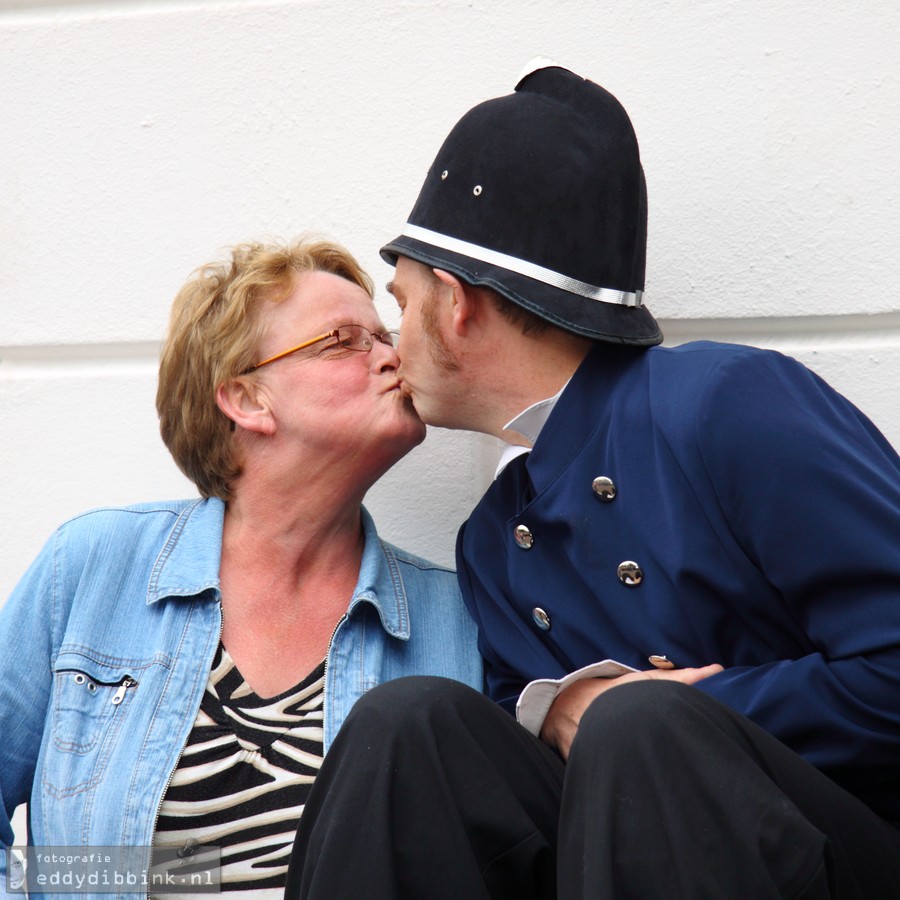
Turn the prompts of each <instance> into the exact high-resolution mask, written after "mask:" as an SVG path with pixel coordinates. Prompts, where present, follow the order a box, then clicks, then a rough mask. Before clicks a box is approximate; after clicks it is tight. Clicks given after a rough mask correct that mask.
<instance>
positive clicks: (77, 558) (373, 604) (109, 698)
mask: <svg viewBox="0 0 900 900" xmlns="http://www.w3.org/2000/svg"><path fill="white" fill-rule="evenodd" d="M223 517H224V504H223V503H222V502H221V501H218V500H195V501H179V502H174V503H162V504H145V505H139V506H133V507H127V508H121V509H102V510H97V511H94V512H90V513H86V514H84V515H82V516H79V517H77V518H75V519H72V520H71V521H69V522H67V523H66V524H65V525H63V526H62V527H61V528H60V529H59V530H58V531H57V532H56V533H55V534H54V535H53V536H52V537H51V539H50V540H49V541H48V543H47V545H46V546H45V547H44V549H43V551H42V552H41V553H40V555H39V556H38V557H37V559H36V560H35V561H34V563H33V564H32V566H31V567H30V569H29V570H28V572H27V573H26V574H25V576H24V577H23V578H22V580H21V582H20V583H19V584H18V586H17V587H16V589H15V591H14V592H13V594H12V596H11V597H10V599H9V600H8V602H7V603H6V604H5V606H4V607H3V608H2V610H0V669H2V676H0V800H2V803H0V845H3V844H6V845H9V844H11V843H13V835H12V831H11V828H10V822H9V818H10V817H11V816H12V813H13V811H14V810H15V808H16V807H17V806H19V805H20V804H22V803H25V802H27V803H28V804H29V819H30V822H29V830H30V835H29V842H30V843H32V844H34V845H36V846H82V845H88V846H142V847H149V846H150V844H151V842H152V836H153V830H154V827H155V822H156V816H157V812H158V809H159V804H160V802H161V799H162V796H163V793H164V792H165V788H166V786H167V782H168V778H169V776H170V773H171V772H172V771H173V769H174V768H175V766H176V764H177V762H178V758H179V755H180V753H181V750H182V747H183V746H184V743H185V740H186V738H187V736H188V734H189V732H190V730H191V727H192V725H193V723H194V719H195V717H196V714H197V710H198V708H199V706H200V700H201V697H202V694H203V691H204V688H205V686H206V682H207V678H208V676H209V671H210V666H211V663H212V658H213V654H214V653H215V650H216V647H217V645H218V642H219V638H220V634H221V627H222V621H221V611H220V604H219V560H220V551H221V542H222V522H223ZM362 517H363V527H364V530H365V550H364V554H363V559H362V564H361V567H360V573H359V582H358V584H357V587H356V590H355V591H354V594H353V597H352V599H351V601H350V604H349V606H348V608H347V612H346V614H345V615H344V616H343V618H342V619H341V621H340V623H339V625H338V627H337V629H336V630H335V633H334V636H333V639H332V643H331V649H330V650H329V653H328V659H327V664H326V686H325V746H326V749H327V748H328V746H329V745H330V744H331V741H332V740H333V738H334V736H335V734H336V732H337V730H338V728H339V727H340V724H341V722H342V721H343V720H344V718H345V716H346V715H347V713H348V712H349V710H350V707H351V706H352V705H353V703H354V702H355V701H356V700H357V699H358V698H359V697H360V696H361V695H362V694H363V693H364V692H365V691H367V690H368V689H370V688H372V687H374V686H375V685H377V684H379V683H380V682H383V681H387V680H390V679H392V678H397V677H399V676H403V675H413V674H426V673H431V674H437V675H445V676H447V677H450V678H455V679H458V680H460V681H463V682H465V683H467V684H470V685H472V686H473V687H476V688H477V689H479V690H480V689H481V686H482V666H481V657H480V655H479V654H478V650H477V645H476V631H475V626H474V624H473V623H472V620H471V619H470V617H469V615H468V613H467V612H466V611H465V609H464V607H463V604H462V602H461V600H460V597H459V591H458V588H457V582H456V576H455V575H454V573H453V572H452V571H450V570H448V569H444V568H441V567H439V566H436V565H434V564H432V563H429V562H426V561H425V560H422V559H419V558H418V557H415V556H412V555H410V554H407V553H404V552H403V551H400V550H398V549H397V548H395V547H392V546H391V545H389V544H387V543H385V542H383V541H381V540H380V539H379V538H378V535H377V533H376V531H375V526H374V524H373V522H372V519H371V517H370V516H369V514H368V513H367V512H366V511H365V510H363V511H362ZM132 682H136V683H135V684H132ZM23 837H24V836H19V842H20V843H24V840H23ZM5 857H6V854H5V851H3V850H0V895H2V894H4V893H5V891H6V859H5ZM100 896H104V897H110V896H112V895H110V894H103V895H100Z"/></svg>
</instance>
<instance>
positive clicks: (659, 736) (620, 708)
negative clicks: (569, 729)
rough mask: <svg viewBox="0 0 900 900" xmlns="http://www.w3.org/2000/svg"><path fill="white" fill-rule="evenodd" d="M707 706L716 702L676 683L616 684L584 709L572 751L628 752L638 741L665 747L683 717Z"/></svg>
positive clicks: (690, 687)
mask: <svg viewBox="0 0 900 900" xmlns="http://www.w3.org/2000/svg"><path fill="white" fill-rule="evenodd" d="M706 704H712V705H715V701H712V700H711V698H709V697H707V696H706V695H705V694H702V693H701V692H700V691H698V690H697V689H696V688H694V687H692V686H691V685H685V684H681V683H680V682H677V681H661V680H655V679H654V680H647V681H635V682H630V683H628V684H622V685H618V686H617V687H614V688H611V689H610V690H608V691H604V692H603V693H602V694H600V696H599V697H597V699H596V700H594V702H593V703H592V704H591V705H590V706H589V707H588V708H587V710H586V711H585V713H584V716H583V717H582V719H581V723H580V724H579V726H578V734H577V736H576V738H575V743H574V744H573V747H572V752H573V753H575V752H576V748H577V747H578V746H579V745H582V747H583V746H584V745H588V744H590V745H592V746H596V747H602V748H604V752H605V753H609V752H611V751H612V750H614V748H615V747H616V746H621V747H622V748H623V750H624V751H625V752H628V750H629V748H630V747H633V746H634V745H635V743H636V742H638V741H641V742H645V741H646V742H657V743H659V744H660V745H661V746H664V745H665V743H666V742H667V741H668V740H669V739H670V737H671V735H672V733H673V731H674V730H676V729H678V728H681V727H684V720H685V718H690V717H692V716H693V715H694V714H695V713H696V712H697V708H698V706H703V705H706Z"/></svg>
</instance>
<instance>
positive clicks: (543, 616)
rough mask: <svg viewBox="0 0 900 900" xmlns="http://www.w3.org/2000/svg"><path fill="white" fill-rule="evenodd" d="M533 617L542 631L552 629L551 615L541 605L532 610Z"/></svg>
mask: <svg viewBox="0 0 900 900" xmlns="http://www.w3.org/2000/svg"><path fill="white" fill-rule="evenodd" d="M531 618H532V619H534V624H535V625H537V627H538V628H540V629H541V631H549V630H550V616H548V615H547V613H545V612H544V610H542V609H541V608H540V607H539V606H536V607H535V608H534V609H533V610H532V611H531Z"/></svg>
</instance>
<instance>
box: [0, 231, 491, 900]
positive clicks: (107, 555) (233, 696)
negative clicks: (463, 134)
mask: <svg viewBox="0 0 900 900" xmlns="http://www.w3.org/2000/svg"><path fill="white" fill-rule="evenodd" d="M371 297H372V286H371V282H370V280H369V278H368V276H367V275H366V274H365V273H364V272H362V270H361V269H360V268H359V266H358V264H357V263H356V262H355V260H354V259H353V258H352V257H351V256H350V255H349V254H348V253H347V252H346V251H345V250H344V249H343V248H341V247H339V246H336V245H334V244H330V243H327V242H322V241H318V242H313V241H309V240H307V241H301V242H298V243H296V244H294V245H291V246H289V247H274V246H262V245H250V246H242V247H238V248H236V249H235V250H234V251H233V253H232V259H231V260H230V262H229V263H228V264H213V265H209V266H206V267H204V268H203V269H201V270H200V271H199V272H198V273H197V275H196V276H195V277H194V278H193V279H192V280H191V281H189V282H188V284H187V285H186V286H185V287H184V288H183V289H182V290H181V292H180V293H179V295H178V297H177V298H176V300H175V303H174V306H173V310H172V318H171V323H170V331H169V335H168V338H167V341H166V343H165V346H164V348H163V353H162V360H161V365H160V378H159V391H158V395H157V409H158V411H159V415H160V426H161V432H162V436H163V440H164V441H165V443H166V445H167V447H168V448H169V450H170V452H171V453H172V455H173V457H174V458H175V460H176V462H177V463H178V465H179V466H180V467H181V469H182V470H183V471H184V472H185V473H186V474H187V475H188V477H189V478H191V479H192V480H193V481H194V483H195V484H196V485H197V487H198V489H199V492H200V494H201V496H202V498H203V499H200V500H194V501H183V502H176V503H159V504H144V505H140V506H134V507H129V508H123V509H102V510H98V511H94V512H91V513H87V514H85V515H83V516H80V517H78V518H75V519H73V520H72V521H70V522H68V523H66V524H65V525H63V526H62V527H61V528H60V529H59V530H58V531H57V532H56V534H55V535H54V536H53V537H52V538H51V539H50V541H49V542H48V544H47V545H46V547H45V548H44V550H43V551H42V553H41V554H40V555H39V557H38V558H37V560H36V561H35V562H34V563H33V564H32V566H31V568H30V569H29V571H28V572H27V573H26V575H25V576H24V578H23V579H22V581H21V582H20V584H19V585H18V586H17V588H16V590H15V591H14V592H13V595H12V597H11V598H10V599H9V601H8V602H7V603H6V604H5V606H4V607H3V609H2V612H0V659H2V665H3V669H4V677H3V678H2V679H0V735H2V736H3V740H2V743H0V796H2V804H0V844H12V843H13V838H12V834H11V829H10V825H9V817H11V815H12V813H13V811H14V809H15V808H16V807H17V806H18V805H19V804H21V803H24V802H28V803H29V821H30V829H29V830H30V841H29V843H31V844H34V845H36V846H57V847H58V846H67V847H79V846H90V847H122V846H124V847H134V848H144V850H143V851H136V852H137V853H138V855H137V856H133V857H130V860H131V861H130V862H125V863H122V865H123V866H125V867H126V868H127V867H129V866H130V867H132V868H133V867H134V866H136V865H137V866H138V867H139V868H141V869H142V870H146V863H147V860H148V857H149V855H150V850H149V848H150V847H153V852H154V854H155V862H156V863H157V864H159V866H161V867H164V866H165V865H166V864H167V860H174V862H175V864H176V866H180V867H182V868H181V869H180V871H182V872H184V871H186V870H185V869H184V868H183V867H184V865H185V863H186V862H190V861H191V860H192V859H195V860H200V861H204V860H205V861H206V862H207V863H208V861H209V859H210V857H209V856H208V855H207V851H206V850H205V849H204V850H201V849H200V848H207V847H213V848H216V847H219V848H221V869H220V870H218V871H214V872H212V877H214V878H215V877H217V876H218V875H219V874H220V875H221V881H222V889H223V890H233V891H235V892H237V893H235V894H232V896H233V897H237V896H241V893H240V892H244V894H245V895H246V896H248V897H264V896H266V897H268V896H272V897H275V896H280V894H281V889H282V887H283V884H284V874H285V872H286V869H287V863H288V859H289V855H290V848H291V844H292V841H293V837H294V831H295V830H296V824H297V820H298V817H299V815H300V813H301V811H302V808H303V804H304V801H305V797H306V794H307V792H308V790H309V787H310V785H311V784H312V781H313V779H314V778H315V774H316V771H317V770H318V766H319V763H320V762H321V758H322V756H323V753H324V752H325V751H327V749H328V746H329V744H330V743H331V741H332V739H333V737H334V735H335V734H336V732H337V730H338V728H339V727H340V724H341V722H342V721H343V719H344V718H345V716H346V714H347V712H348V711H349V709H350V707H351V706H352V705H353V703H354V701H355V700H356V699H357V698H358V697H359V696H361V695H362V693H364V692H365V691H366V690H368V689H369V688H371V687H373V686H375V685H376V684H378V683H380V682H382V681H387V680H389V679H392V678H395V677H398V676H400V675H407V674H414V673H432V674H438V675H445V676H448V677H450V678H455V679H458V680H461V681H464V682H466V683H469V684H472V685H474V686H476V687H479V688H480V686H481V661H480V657H479V656H478V653H477V649H476V643H475V640H476V639H475V631H474V627H473V625H472V623H471V621H470V620H469V618H468V615H467V614H466V613H465V611H464V610H463V608H462V605H461V603H460V601H459V597H458V593H457V588H456V580H455V576H454V575H453V573H452V572H450V571H448V570H445V569H441V568H439V567H437V566H434V565H432V564H430V563H428V562H426V561H424V560H421V559H418V558H416V557H414V556H411V555H409V554H407V553H404V552H402V551H400V550H398V549H397V548H395V547H392V546H390V545H388V544H385V543H383V542H381V541H380V540H379V539H378V536H377V533H376V531H375V526H374V524H373V523H372V520H371V518H370V517H369V515H368V514H367V512H366V511H365V509H363V507H362V500H363V497H364V495H365V493H366V491H367V490H368V489H369V488H370V487H371V486H372V485H373V484H374V483H375V482H376V481H377V480H378V478H379V477H380V476H381V475H382V474H383V473H384V472H386V471H387V470H388V469H389V468H390V467H391V466H392V465H393V464H394V463H395V462H397V460H399V459H400V458H401V457H402V456H404V455H405V454H406V453H407V452H409V450H411V449H412V448H413V447H414V446H416V445H417V444H418V443H419V442H420V441H421V440H422V439H423V437H424V426H423V425H422V423H421V422H420V420H419V419H418V417H417V416H416V414H415V412H414V411H413V409H412V406H411V405H410V403H409V402H408V401H407V400H405V399H404V398H403V395H402V393H401V391H400V390H399V388H398V380H397V376H396V369H397V365H398V360H397V354H396V351H395V350H394V348H393V342H392V339H391V336H390V335H389V334H387V333H386V332H385V329H384V326H383V325H382V323H381V321H380V320H379V317H378V314H377V312H376V310H375V306H374V304H373V303H372V299H371ZM214 855H215V851H213V856H214ZM210 866H211V864H208V865H207V868H210ZM198 868H203V866H202V865H199V864H198ZM38 871H40V870H39V868H38V867H37V863H36V862H34V861H33V860H32V866H31V867H30V869H29V877H30V878H31V876H32V875H34V874H35V873H36V872H38ZM160 871H162V869H160ZM51 874H52V873H51ZM132 874H137V875H139V876H140V877H142V878H146V877H147V876H146V871H142V872H140V873H132ZM4 875H5V873H2V872H0V893H2V892H3V891H4V888H5V877H3V876H4ZM206 875H207V877H209V875H210V873H209V872H207V873H206ZM100 877H101V878H102V877H103V875H102V874H101V876H100ZM106 877H107V878H109V877H111V876H110V873H106ZM112 877H115V874H113V875H112ZM154 878H155V880H154ZM157 882H158V883H161V884H163V885H164V886H165V887H166V890H168V891H171V890H173V882H172V880H171V877H170V878H169V882H168V884H166V883H165V882H164V881H163V879H162V878H161V877H160V876H159V874H158V872H157V873H153V875H152V877H149V883H148V882H147V881H146V880H145V881H144V883H143V884H138V885H137V886H136V887H132V888H131V890H133V891H136V892H138V893H141V894H146V893H147V892H149V893H151V894H153V893H154V890H155V886H156V883H157ZM86 883H87V884H88V885H90V884H91V883H92V882H90V881H87V882H86ZM95 883H96V882H95ZM131 883H132V884H133V882H131ZM31 884H32V889H35V887H37V888H38V889H40V885H37V886H36V885H35V884H34V882H33V881H32V882H31ZM43 884H44V885H47V884H50V885H52V884H53V882H52V881H44V882H43ZM176 884H177V882H176ZM125 889H127V882H126V888H125Z"/></svg>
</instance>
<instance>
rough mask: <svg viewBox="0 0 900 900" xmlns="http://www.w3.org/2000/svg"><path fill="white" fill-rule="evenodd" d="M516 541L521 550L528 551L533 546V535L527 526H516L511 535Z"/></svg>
mask: <svg viewBox="0 0 900 900" xmlns="http://www.w3.org/2000/svg"><path fill="white" fill-rule="evenodd" d="M513 534H514V536H515V539H516V543H517V544H518V545H519V546H520V547H521V548H522V549H523V550H530V549H531V548H532V547H533V546H534V535H533V534H532V533H531V531H530V530H529V529H528V526H527V525H516V530H515V532H514V533H513Z"/></svg>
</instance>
